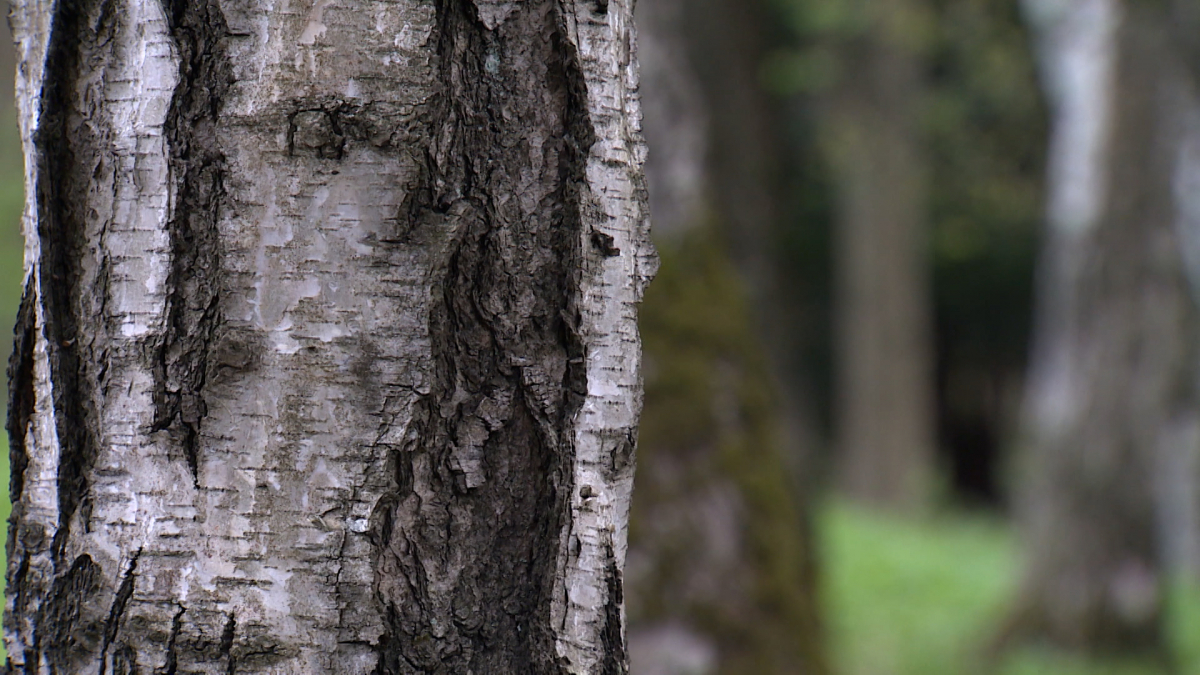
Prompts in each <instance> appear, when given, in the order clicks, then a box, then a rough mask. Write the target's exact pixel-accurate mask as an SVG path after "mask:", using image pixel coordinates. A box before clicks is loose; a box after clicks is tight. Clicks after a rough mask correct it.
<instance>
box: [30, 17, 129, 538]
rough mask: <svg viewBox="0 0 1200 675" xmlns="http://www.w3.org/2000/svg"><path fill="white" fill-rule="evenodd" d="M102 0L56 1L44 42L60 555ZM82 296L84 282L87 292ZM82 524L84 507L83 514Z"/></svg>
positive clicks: (87, 439)
mask: <svg viewBox="0 0 1200 675" xmlns="http://www.w3.org/2000/svg"><path fill="white" fill-rule="evenodd" d="M112 4H113V3H112V2H111V1H110V0H100V1H99V2H97V0H62V1H61V2H59V3H57V6H56V9H55V13H54V18H53V24H52V26H53V29H52V32H51V35H50V38H49V42H48V44H47V52H46V65H45V81H44V84H43V91H42V101H41V106H42V107H41V113H40V125H39V127H38V131H37V135H36V137H35V139H34V144H35V145H36V146H37V150H38V152H37V157H38V179H37V185H36V186H35V188H34V189H35V190H36V191H37V204H38V238H39V240H40V241H41V245H42V256H41V259H40V264H39V266H38V269H37V271H36V273H37V274H38V275H39V282H40V288H41V290H42V297H41V298H38V299H37V300H38V301H40V302H41V303H42V307H43V316H44V321H45V326H44V336H45V339H46V351H47V356H48V360H49V364H50V373H51V379H52V381H53V392H54V394H53V405H54V413H55V414H54V418H55V422H56V429H55V431H56V433H57V436H58V443H59V448H60V461H59V465H58V518H59V522H58V529H57V531H56V532H55V534H54V542H53V544H52V549H53V551H54V553H55V558H56V560H61V558H62V556H63V548H64V547H65V545H66V541H67V534H68V531H69V524H70V521H71V518H72V517H74V516H75V514H76V511H77V509H79V507H80V505H81V504H83V503H84V497H85V495H86V493H87V491H88V481H87V475H88V472H89V470H90V468H91V466H92V464H93V463H94V461H95V456H96V448H95V439H94V438H93V437H92V433H91V431H90V430H91V429H92V428H93V425H92V424H91V423H90V419H89V418H90V417H92V413H91V411H90V404H91V402H90V400H89V397H88V395H87V393H86V391H85V383H86V382H87V381H88V373H87V372H86V366H85V364H87V363H89V362H92V361H93V360H94V359H92V358H91V354H90V346H91V342H92V340H94V339H95V336H90V337H88V338H87V339H86V340H84V339H81V338H83V337H85V336H81V335H79V330H78V323H79V312H80V311H81V310H82V307H83V303H82V299H81V292H82V291H83V290H84V289H82V288H81V286H82V285H83V284H82V283H81V282H82V277H83V275H84V272H83V270H82V267H81V265H82V261H83V260H84V257H85V251H87V237H86V227H87V226H86V222H87V216H86V213H85V212H84V211H85V208H86V207H85V204H84V201H85V199H84V198H85V196H86V195H87V194H88V185H89V181H90V179H91V168H92V166H93V165H94V163H95V161H96V157H97V155H98V152H97V150H96V142H95V139H94V138H93V131H92V130H91V127H90V126H89V125H87V124H84V123H83V121H82V119H81V117H80V114H79V113H78V112H75V111H76V110H80V109H85V106H83V105H81V104H80V102H79V101H78V100H77V98H78V96H79V93H78V88H79V87H78V84H79V82H80V79H81V78H83V77H85V76H86V75H87V73H85V72H84V71H86V70H89V68H90V65H91V64H90V59H91V58H92V57H94V56H96V55H97V54H98V52H99V50H101V49H103V48H104V47H105V46H106V45H107V44H108V42H109V40H110V37H111V34H112V32H113V31H114V30H115V28H116V25H117V22H118V21H119V18H120V17H119V15H120V12H117V11H115V10H114V8H113V6H112ZM86 292H87V294H88V297H90V296H91V293H92V289H86ZM83 516H84V517H83V520H84V521H85V522H86V520H87V517H88V514H86V513H85V514H83Z"/></svg>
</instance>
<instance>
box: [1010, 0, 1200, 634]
mask: <svg viewBox="0 0 1200 675" xmlns="http://www.w3.org/2000/svg"><path fill="white" fill-rule="evenodd" d="M1165 7H1166V4H1165V3H1147V2H1140V1H1137V0H1071V1H1070V2H1042V1H1036V0H1034V1H1031V2H1029V3H1028V5H1027V10H1028V16H1029V18H1030V20H1031V22H1032V24H1033V26H1034V28H1035V31H1036V33H1037V35H1038V48H1039V57H1040V59H1041V65H1042V74H1043V81H1044V84H1045V85H1046V88H1047V92H1048V94H1049V100H1050V102H1051V106H1052V114H1053V135H1052V139H1051V146H1050V158H1049V161H1050V165H1049V190H1050V194H1049V200H1050V203H1049V210H1048V221H1049V222H1048V224H1049V229H1048V232H1047V234H1046V239H1045V249H1044V252H1043V259H1042V263H1041V270H1040V278H1039V280H1038V284H1039V297H1038V305H1039V307H1038V314H1037V324H1036V331H1037V333H1036V339H1035V345H1034V353H1033V361H1032V364H1031V370H1030V374H1029V383H1028V391H1027V395H1026V402H1025V403H1026V406H1025V407H1026V410H1025V423H1024V431H1023V434H1024V439H1025V447H1024V448H1023V450H1022V451H1023V452H1024V453H1025V457H1024V461H1023V464H1022V471H1021V473H1020V474H1019V478H1020V481H1019V483H1018V486H1017V488H1018V490H1017V495H1016V500H1015V505H1016V509H1017V516H1018V520H1019V524H1020V525H1021V529H1022V531H1023V534H1024V537H1025V543H1026V545H1027V547H1028V549H1029V565H1028V570H1027V574H1026V577H1025V583H1024V586H1023V588H1022V594H1021V596H1020V599H1019V605H1018V607H1017V609H1016V610H1015V611H1014V613H1013V615H1012V617H1011V619H1010V622H1009V624H1008V626H1007V630H1008V631H1009V633H1008V635H1007V636H1006V637H1009V638H1014V637H1028V636H1031V635H1033V636H1037V637H1039V638H1048V639H1049V640H1051V641H1053V642H1056V643H1058V644H1060V645H1064V646H1067V647H1070V648H1075V649H1080V650H1085V651H1093V652H1099V651H1114V650H1123V649H1132V650H1145V651H1150V652H1161V650H1162V648H1163V635H1162V625H1161V624H1162V609H1163V604H1162V600H1163V598H1162V585H1163V582H1164V581H1165V575H1164V572H1165V570H1166V569H1167V567H1168V565H1169V564H1171V563H1172V562H1174V563H1175V564H1179V563H1182V562H1184V561H1185V560H1186V559H1187V558H1189V557H1194V555H1195V553H1194V552H1193V553H1187V549H1189V548H1194V546H1195V544H1194V543H1189V541H1190V542H1194V541H1195V535H1196V518H1197V516H1198V515H1200V503H1197V502H1196V493H1195V488H1196V485H1197V480H1198V479H1200V466H1198V465H1197V463H1196V461H1195V458H1196V452H1197V442H1198V440H1200V437H1198V436H1197V403H1198V400H1197V392H1198V390H1197V373H1198V371H1197V358H1198V356H1200V342H1198V340H1200V331H1198V329H1200V321H1198V318H1200V317H1198V313H1197V305H1196V301H1197V298H1200V295H1198V294H1197V293H1196V290H1197V289H1200V286H1196V285H1194V284H1193V285H1192V286H1190V287H1189V282H1188V279H1187V267H1188V265H1189V264H1194V263H1195V262H1197V261H1198V260H1200V258H1197V257H1196V255H1195V253H1196V252H1197V251H1198V250H1200V249H1198V248H1197V244H1198V243H1200V238H1198V235H1200V211H1198V210H1197V209H1196V206H1197V203H1198V201H1197V200H1198V199H1200V171H1198V168H1200V167H1198V159H1200V154H1197V151H1198V150H1200V145H1198V139H1200V137H1198V136H1197V133H1198V132H1200V98H1197V94H1198V91H1197V89H1196V86H1195V85H1196V81H1195V80H1194V79H1191V78H1189V76H1188V75H1187V70H1188V69H1187V68H1186V67H1185V61H1184V60H1183V59H1181V58H1180V54H1181V51H1180V49H1179V43H1178V42H1176V41H1175V40H1174V39H1173V38H1172V29H1171V27H1170V26H1171V21H1170V20H1169V19H1168V15H1167V14H1166V13H1165V12H1164V9H1165ZM1181 253H1182V254H1183V255H1181ZM1197 279H1200V277H1197Z"/></svg>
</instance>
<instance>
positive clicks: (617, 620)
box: [600, 546, 629, 675]
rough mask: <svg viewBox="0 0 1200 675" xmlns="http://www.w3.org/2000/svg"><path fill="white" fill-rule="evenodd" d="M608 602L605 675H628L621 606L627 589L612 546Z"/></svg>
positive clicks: (605, 609)
mask: <svg viewBox="0 0 1200 675" xmlns="http://www.w3.org/2000/svg"><path fill="white" fill-rule="evenodd" d="M607 548H608V570H607V574H606V579H607V582H608V602H607V603H606V604H605V605H604V631H603V632H602V633H601V635H600V639H601V641H602V642H603V644H604V664H603V666H602V667H601V672H602V673H603V675H626V674H627V673H628V672H629V659H628V657H627V656H626V654H625V628H624V626H623V625H622V622H621V605H622V603H624V602H625V589H624V584H623V583H622V581H621V579H622V577H621V568H620V567H619V566H618V565H617V556H616V554H615V553H614V552H613V548H612V546H608V547H607Z"/></svg>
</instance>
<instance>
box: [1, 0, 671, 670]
mask: <svg viewBox="0 0 1200 675" xmlns="http://www.w3.org/2000/svg"><path fill="white" fill-rule="evenodd" d="M300 4H301V5H303V7H293V6H291V5H288V6H286V7H284V8H280V7H277V6H275V5H270V6H268V5H266V4H262V5H260V4H258V3H233V2H221V1H220V0H208V1H205V2H199V3H191V2H176V1H174V0H167V1H165V2H164V1H163V0H60V1H58V2H55V1H54V0H26V1H23V2H20V3H18V5H17V6H16V7H15V12H14V19H13V27H14V29H15V35H16V38H17V41H18V49H19V53H20V55H21V58H22V68H21V71H20V73H19V76H18V92H19V98H20V101H19V105H20V106H21V108H22V115H21V119H22V139H23V143H24V150H25V154H26V159H27V163H26V166H27V182H28V185H29V186H31V189H30V190H29V191H28V198H27V205H26V211H25V216H24V231H25V234H26V270H27V289H26V296H25V301H24V304H23V310H22V315H21V320H20V323H19V325H18V327H17V341H16V342H17V344H16V346H17V350H16V353H15V354H14V357H13V360H12V362H11V363H10V368H9V370H10V379H11V380H12V382H13V385H14V386H12V387H11V388H10V391H11V392H12V396H13V401H12V405H11V406H10V410H11V415H10V419H9V422H8V425H9V429H10V431H11V438H12V439H13V447H12V448H11V451H10V454H11V456H12V458H13V461H12V464H13V467H14V474H13V481H12V494H13V498H14V510H13V513H14V516H13V527H12V530H11V532H12V536H11V538H10V545H9V554H10V555H9V570H8V582H9V583H8V596H7V604H6V634H5V638H6V644H7V647H8V653H9V656H10V660H11V662H10V666H9V670H10V671H11V672H18V673H24V672H28V673H33V672H38V673H43V672H50V673H73V672H87V673H94V672H101V673H104V674H105V675H107V674H108V673H110V672H111V673H122V674H132V673H138V672H141V673H146V672H155V673H163V674H165V675H174V674H176V673H180V674H182V673H209V674H213V675H215V674H217V673H223V674H226V675H228V674H230V673H243V674H244V673H278V674H280V675H282V674H284V673H289V674H290V673H339V674H350V673H359V674H362V675H366V674H367V673H380V674H382V673H422V672H464V671H467V670H473V671H474V672H538V673H620V672H623V671H624V669H625V665H624V661H625V657H624V649H623V639H624V638H623V631H624V628H623V606H622V596H623V593H622V588H621V584H622V581H621V579H622V576H621V569H622V566H623V562H624V556H625V523H626V516H627V511H628V505H629V493H630V489H631V485H632V462H631V459H632V453H633V445H634V437H635V428H636V423H637V416H638V413H639V411H640V407H641V390H640V377H641V376H640V353H639V341H638V336H637V327H636V305H637V303H638V301H639V300H640V298H641V294H642V290H643V289H644V286H645V284H646V282H647V281H648V279H649V277H650V276H651V275H652V274H653V271H654V268H655V264H656V263H655V259H654V254H653V250H652V247H651V246H650V244H649V241H648V233H647V222H646V208H645V200H646V197H645V190H644V186H643V184H642V179H641V165H642V162H643V161H644V157H643V155H644V150H643V147H642V144H641V140H640V132H639V124H640V118H639V113H638V102H637V95H636V87H637V69H636V66H635V64H634V62H633V57H632V39H633V35H632V27H631V25H630V16H631V13H632V7H631V6H630V3H628V2H618V1H616V0H610V2H608V3H600V4H597V3H595V2H583V1H566V0H537V1H534V0H530V1H528V2H484V1H482V0H479V1H478V2H471V1H470V0H445V1H443V2H438V3H430V2H423V1H416V0H372V2H371V3H370V6H369V7H368V8H366V9H364V8H362V7H358V6H349V5H346V6H343V5H341V4H339V3H338V1H337V0H315V2H307V1H305V2H301V3H300Z"/></svg>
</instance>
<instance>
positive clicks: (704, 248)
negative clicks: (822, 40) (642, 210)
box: [627, 0, 827, 675]
mask: <svg viewBox="0 0 1200 675" xmlns="http://www.w3.org/2000/svg"><path fill="white" fill-rule="evenodd" d="M756 7H757V4H756V3H746V2H744V0H711V1H710V0H703V1H697V0H640V3H639V5H638V10H637V19H638V26H639V31H640V37H641V45H642V52H641V53H642V55H643V58H642V63H643V65H644V70H643V77H644V79H643V81H644V83H645V85H646V86H645V91H646V95H645V99H644V103H645V114H646V139H647V142H648V144H649V146H650V154H649V158H648V163H647V177H648V179H649V184H650V190H651V210H652V214H653V219H654V223H655V242H656V244H657V246H658V248H659V250H660V251H661V252H662V256H663V267H662V270H661V272H660V274H659V276H658V279H657V280H656V281H655V284H654V286H652V287H651V289H650V290H649V291H648V292H647V295H646V304H645V308H644V311H643V321H642V330H643V335H644V338H645V344H646V412H645V415H644V419H643V426H642V432H641V435H640V438H641V443H640V446H639V451H638V452H639V458H638V476H637V485H638V489H637V491H636V493H635V498H634V506H633V512H632V514H631V525H630V549H629V574H628V586H627V589H628V590H627V597H628V603H629V636H630V650H631V672H632V673H634V674H635V675H716V674H721V675H751V674H753V675H770V674H779V675H782V674H785V673H787V674H801V673H802V674H804V675H818V674H820V673H825V672H827V667H826V663H825V659H824V651H823V642H822V634H821V631H820V627H819V623H818V618H817V613H818V612H817V599H816V578H815V569H814V557H815V556H814V551H813V550H812V538H811V534H810V532H809V530H808V523H807V521H806V520H805V513H804V510H803V506H804V502H803V499H802V495H800V494H798V491H797V485H798V481H794V480H792V478H793V476H792V472H791V471H790V470H789V469H790V467H789V463H788V457H787V454H786V448H788V444H787V443H786V439H785V435H784V429H783V424H782V419H781V418H782V415H781V413H782V406H781V401H780V398H781V397H780V396H779V393H778V392H779V390H778V389H777V387H776V385H777V381H776V380H774V379H773V378H772V374H774V373H777V372H778V370H780V368H779V362H778V361H775V360H772V358H771V356H774V354H773V350H770V349H766V348H765V345H766V344H768V343H769V341H770V337H769V335H768V334H767V331H766V330H764V329H763V328H762V326H763V323H764V322H763V321H762V318H763V316H764V315H771V314H772V313H773V312H772V309H773V306H772V305H767V304H756V301H759V302H762V301H764V300H765V299H766V297H767V295H768V294H766V293H763V292H762V291H763V290H764V289H763V287H762V286H760V284H764V283H767V280H768V279H769V278H770V276H771V272H772V270H771V269H770V264H769V262H764V260H763V258H768V256H767V255H765V253H766V252H768V251H770V249H771V246H770V241H771V236H772V234H773V230H774V228H776V227H777V226H778V223H777V222H776V221H774V220H773V219H772V218H770V217H767V216H768V215H770V214H773V213H774V212H775V211H776V210H777V209H778V208H779V202H780V201H782V200H781V198H780V194H779V192H778V190H775V189H774V186H775V185H776V184H777V181H778V178H777V177H776V176H775V175H774V171H773V170H774V169H775V167H770V166H769V165H764V164H765V162H764V161H763V159H764V158H765V157H769V156H771V155H772V153H774V152H776V151H777V150H778V147H779V146H780V145H781V144H782V138H781V137H782V134H781V133H780V132H779V128H778V126H770V125H763V124H762V123H763V120H762V119H761V118H758V117H753V116H751V117H745V118H739V117H737V116H736V115H730V114H729V112H730V109H731V108H733V109H736V108H739V107H741V106H746V107H751V108H754V107H755V106H753V105H752V104H751V103H748V102H747V101H746V100H745V99H744V98H743V96H742V95H743V94H747V95H749V96H751V97H756V98H753V99H752V100H758V101H759V102H762V101H761V99H762V98H765V96H764V95H763V92H761V91H758V90H757V89H756V87H755V81H756V80H755V77H756V76H757V70H756V69H755V68H754V67H753V66H754V65H755V64H756V63H757V62H756V61H755V59H753V58H751V57H748V56H747V54H753V53H754V50H755V49H756V48H760V47H761V42H758V41H757V40H755V38H756V37H760V36H758V35H756V33H755V31H756V29H758V28H760V27H761V24H757V23H755V21H756V20H759V21H761V20H762V19H763V18H764V17H763V16H762V15H760V14H759V11H761V8H757V9H756ZM717 25H719V26H721V31H720V32H723V36H722V37H721V38H720V39H719V40H710V39H707V38H708V37H710V36H711V35H712V33H710V32H709V31H710V30H712V29H713V28H714V27H715V26H717ZM714 54H717V55H719V56H716V57H714V56H713V55H714ZM713 61H721V62H722V65H721V67H717V64H715V63H713ZM739 66H740V67H739ZM735 92H736V93H735ZM729 99H737V102H729V101H728V100H729ZM719 101H720V102H719ZM758 112H759V114H761V113H762V109H758ZM772 132H773V135H772ZM738 148H740V150H739V149H738ZM731 174H736V175H737V177H736V178H731V177H730V175H731ZM748 176H752V177H754V178H761V179H762V180H761V182H758V181H755V180H754V178H750V177H748ZM727 178H729V180H727ZM747 183H757V184H756V185H755V186H754V187H753V189H750V188H749V187H748V186H747ZM730 207H733V210H732V211H731V210H729V208H730ZM746 221H749V222H748V223H747V222H746ZM751 260H758V261H759V262H760V263H763V264H760V265H753V264H750V265H749V267H751V268H752V269H753V270H754V271H753V273H747V272H746V271H745V270H744V268H743V267H742V265H740V264H739V263H748V262H750V261H751ZM775 301H776V302H778V298H776V299H775Z"/></svg>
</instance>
